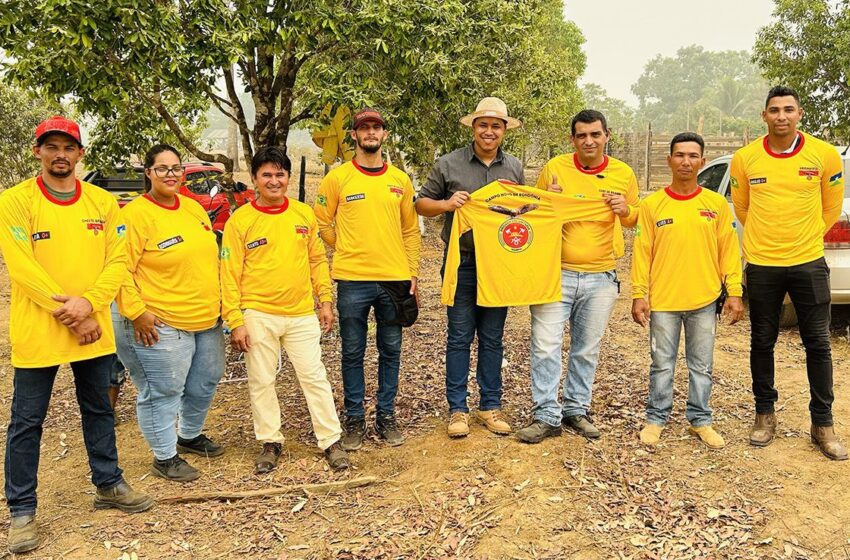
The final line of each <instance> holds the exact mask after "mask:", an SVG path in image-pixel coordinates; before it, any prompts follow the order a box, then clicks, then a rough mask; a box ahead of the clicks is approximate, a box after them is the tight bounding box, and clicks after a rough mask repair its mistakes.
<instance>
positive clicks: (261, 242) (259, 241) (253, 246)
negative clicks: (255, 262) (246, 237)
mask: <svg viewBox="0 0 850 560" xmlns="http://www.w3.org/2000/svg"><path fill="white" fill-rule="evenodd" d="M268 244H269V240H268V239H266V238H265V237H261V238H260V239H256V240H254V241H251V242H250V243H248V244H247V245H245V248H246V249H256V248H257V247H262V246H263V245H268Z"/></svg>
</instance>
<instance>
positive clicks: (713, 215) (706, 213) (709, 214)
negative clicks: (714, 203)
mask: <svg viewBox="0 0 850 560" xmlns="http://www.w3.org/2000/svg"><path fill="white" fill-rule="evenodd" d="M699 215H700V216H702V217H703V218H705V219H706V220H708V221H709V222H710V221H711V220H716V219H717V212H715V211H714V210H709V209H708V208H700V209H699Z"/></svg>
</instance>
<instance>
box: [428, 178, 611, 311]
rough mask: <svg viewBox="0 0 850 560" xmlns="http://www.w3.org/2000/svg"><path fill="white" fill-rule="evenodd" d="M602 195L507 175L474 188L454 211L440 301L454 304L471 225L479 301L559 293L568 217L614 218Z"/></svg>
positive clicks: (541, 299)
mask: <svg viewBox="0 0 850 560" xmlns="http://www.w3.org/2000/svg"><path fill="white" fill-rule="evenodd" d="M612 214H613V213H612V212H611V208H610V207H609V206H608V205H607V204H606V203H605V202H604V201H603V200H602V199H601V198H598V197H597V198H596V199H593V198H590V197H568V196H564V195H562V194H556V193H552V192H549V191H542V190H540V189H537V188H534V187H527V186H524V185H517V184H515V183H510V182H507V181H494V182H492V183H490V184H488V185H487V186H485V187H482V188H480V189H478V190H477V191H475V192H474V193H472V194H471V195H470V197H469V200H468V201H467V202H466V204H464V205H463V206H462V207H461V208H459V209H458V210H456V211H455V217H454V221H453V222H452V232H451V237H450V238H449V244H448V253H447V255H446V267H445V274H444V277H443V289H442V296H441V301H442V302H443V304H445V305H453V304H454V297H455V292H456V291H457V269H458V266H459V265H460V236H461V235H463V234H464V233H466V232H467V231H469V230H470V229H471V230H472V236H473V240H474V242H475V263H476V267H477V270H478V293H477V298H478V299H477V302H478V305H481V306H483V307H506V306H518V305H533V304H537V303H549V302H552V301H559V300H560V299H561V267H560V262H561V258H560V255H561V228H562V227H563V225H564V223H565V222H568V221H570V220H582V221H609V222H610V221H611V215H612Z"/></svg>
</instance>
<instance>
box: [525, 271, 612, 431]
mask: <svg viewBox="0 0 850 560" xmlns="http://www.w3.org/2000/svg"><path fill="white" fill-rule="evenodd" d="M619 291H620V284H619V282H618V280H617V273H616V272H615V271H613V270H612V271H609V272H574V271H572V270H562V271H561V301H557V302H554V303H544V304H541V305H532V306H531V399H532V401H533V402H534V407H533V408H532V414H533V416H534V419H535V420H540V421H541V422H544V423H546V424H549V425H551V426H560V425H561V420H562V419H563V418H566V417H567V416H577V415H586V414H587V411H588V409H589V408H590V401H591V398H592V396H593V380H594V378H595V377H596V366H597V363H598V362H599V346H600V344H601V342H602V336H603V335H604V334H605V328H606V327H607V326H608V319H609V318H610V317H611V311H612V310H613V309H614V303H615V302H616V301H617V295H618V293H619ZM567 321H569V324H570V357H569V361H568V363H567V376H566V378H565V379H564V382H563V384H564V387H563V393H564V404H563V406H562V405H561V404H560V403H559V402H558V386H559V385H560V382H561V372H562V371H563V368H562V365H561V354H562V348H563V341H564V323H566V322H567Z"/></svg>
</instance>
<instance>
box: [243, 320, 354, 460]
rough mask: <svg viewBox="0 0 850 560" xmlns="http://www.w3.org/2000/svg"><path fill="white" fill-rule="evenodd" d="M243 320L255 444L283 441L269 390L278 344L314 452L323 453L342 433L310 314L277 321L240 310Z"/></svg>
mask: <svg viewBox="0 0 850 560" xmlns="http://www.w3.org/2000/svg"><path fill="white" fill-rule="evenodd" d="M244 317H245V327H246V328H247V329H248V336H249V337H250V341H251V349H250V350H248V352H246V353H245V365H246V366H247V369H248V394H249V395H250V397H251V412H252V413H253V416H254V434H255V435H256V437H257V440H258V441H262V442H278V443H282V442H283V440H284V438H283V434H282V433H281V432H280V424H281V422H280V404H279V403H278V400H277V391H276V390H275V377H276V374H277V368H278V363H279V361H278V360H279V358H280V347H281V345H282V346H283V349H284V350H286V355H287V357H288V358H289V361H290V362H292V367H293V368H294V369H295V376H296V377H297V378H298V383H299V384H300V385H301V390H302V391H303V392H304V398H305V399H306V400H307V409H308V410H309V411H310V419H311V420H312V421H313V432H315V434H316V439H317V440H318V442H319V447H320V448H321V449H323V450H324V449H327V448H328V447H330V446H331V445H333V444H334V443H335V442H337V441H339V438H340V436H341V435H342V428H341V427H340V424H339V416H337V413H336V407H335V405H334V398H333V393H332V392H331V384H330V382H329V381H328V373H327V371H326V370H325V366H324V365H323V364H322V348H321V346H320V345H319V339H320V337H321V334H322V333H321V330H320V328H319V319H318V318H317V317H316V316H315V315H307V316H304V317H282V316H280V315H272V314H270V313H263V312H262V311H257V310H254V309H246V310H245V313H244Z"/></svg>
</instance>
